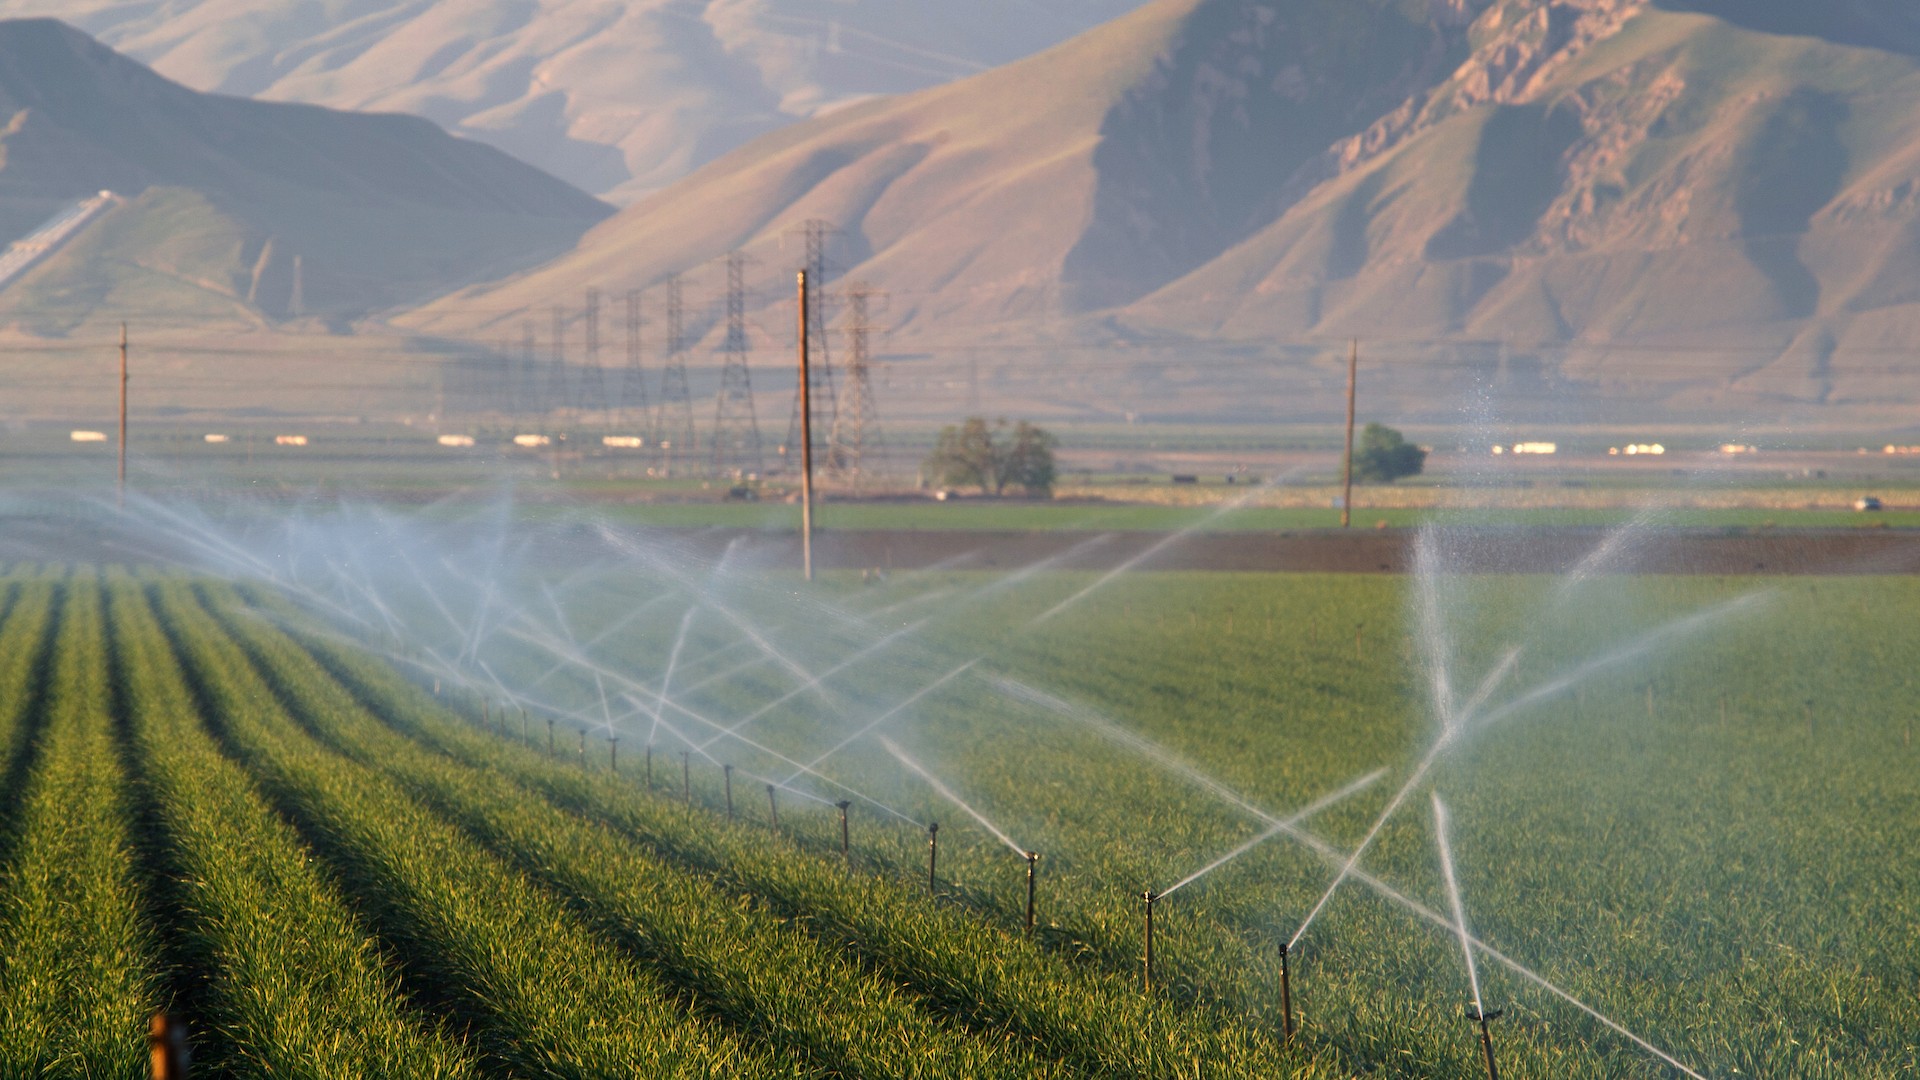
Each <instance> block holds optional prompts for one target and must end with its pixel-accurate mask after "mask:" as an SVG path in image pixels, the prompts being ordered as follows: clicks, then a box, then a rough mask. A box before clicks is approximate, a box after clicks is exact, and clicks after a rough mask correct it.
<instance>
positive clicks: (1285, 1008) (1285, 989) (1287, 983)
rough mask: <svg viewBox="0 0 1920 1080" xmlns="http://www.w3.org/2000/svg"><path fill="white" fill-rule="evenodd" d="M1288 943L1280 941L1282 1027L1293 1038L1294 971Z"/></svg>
mask: <svg viewBox="0 0 1920 1080" xmlns="http://www.w3.org/2000/svg"><path fill="white" fill-rule="evenodd" d="M1287 951H1288V950H1287V943H1286V942H1284V941H1283V942H1281V943H1280V1028H1281V1031H1282V1032H1283V1033H1285V1035H1286V1037H1287V1038H1288V1039H1289V1040H1291V1039H1292V1038H1293V973H1292V971H1291V970H1290V969H1289V968H1288V965H1287Z"/></svg>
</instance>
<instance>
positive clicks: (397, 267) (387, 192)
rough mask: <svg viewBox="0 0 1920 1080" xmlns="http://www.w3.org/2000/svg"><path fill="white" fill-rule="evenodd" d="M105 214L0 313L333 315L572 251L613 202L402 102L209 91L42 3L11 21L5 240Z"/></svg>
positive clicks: (56, 328) (1, 66) (27, 317)
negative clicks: (358, 104)
mask: <svg viewBox="0 0 1920 1080" xmlns="http://www.w3.org/2000/svg"><path fill="white" fill-rule="evenodd" d="M102 189H107V190H111V191H112V192H114V193H115V194H116V195H117V196H118V199H117V200H116V201H115V203H114V204H113V206H112V207H111V208H110V209H108V210H107V212H106V213H105V214H103V215H102V216H101V217H99V218H98V219H97V220H95V221H93V222H91V223H90V224H88V225H86V226H85V227H84V228H83V229H82V230H81V231H80V232H79V233H78V234H77V235H76V236H75V237H74V239H72V240H71V241H69V242H68V243H67V244H65V245H64V246H62V247H60V248H59V249H58V250H56V251H54V252H53V253H52V254H51V255H49V256H48V257H46V258H45V259H43V260H42V261H41V262H39V263H38V264H37V265H35V266H34V267H33V268H31V269H29V270H28V271H27V272H26V273H25V275H24V276H22V277H21V278H19V279H17V280H15V281H13V282H10V283H8V284H7V286H6V287H5V288H4V289H0V319H8V320H13V321H18V322H21V323H24V324H26V325H27V327H28V328H29V329H32V330H37V331H42V332H60V331H62V330H64V329H66V328H69V327H71V326H73V325H75V324H76V323H78V322H80V321H83V320H85V319H86V318H87V317H89V315H91V314H93V313H96V312H99V313H103V314H104V315H105V316H106V317H127V316H128V315H132V316H136V317H137V316H146V317H148V318H149V319H153V318H162V319H183V318H188V319H190V318H196V317H197V318H206V317H217V318H226V319H233V318H239V319H242V320H245V321H251V322H258V321H259V320H261V319H275V320H278V319H286V318H290V317H294V316H300V315H317V316H321V317H324V318H325V319H326V320H327V321H328V322H329V323H332V324H335V325H338V324H340V323H343V322H344V321H346V320H350V319H351V318H353V317H356V316H358V315H362V314H365V313H366V312H369V311H372V310H376V309H381V308H386V307H389V306H393V305H396V304H401V303H405V302H417V301H418V300H420V299H423V298H425V297H428V296H432V295H435V294H438V293H442V292H445V291H446V290H448V289H449V288H452V287H454V286H457V285H459V284H461V283H464V282H470V281H474V280H479V279H483V278H486V277H491V276H497V275H500V274H506V273H511V272H512V271H514V270H515V269H518V268H523V267H526V266H528V265H530V264H532V263H534V262H537V261H538V260H540V259H542V258H544V257H550V256H552V255H554V254H557V253H559V252H562V251H564V250H566V249H568V248H569V247H570V246H571V245H572V244H573V242H574V241H575V240H576V239H577V238H578V237H579V236H580V234H581V233H582V232H584V231H585V230H586V229H587V228H588V227H589V226H591V225H592V224H593V223H595V222H596V221H599V220H600V219H602V218H604V217H605V216H607V215H608V214H609V213H611V212H612V208H611V207H608V206H607V205H606V204H604V203H601V202H600V201H598V200H596V199H594V198H593V197H591V196H589V195H587V194H585V193H583V192H581V191H579V190H577V189H574V188H572V187H569V186H568V185H566V184H564V183H562V182H560V181H558V180H555V179H554V178H552V177H550V176H547V175H545V174H543V173H541V172H540V171H538V170H537V169H534V168H533V167H531V166H529V165H525V164H523V163H521V162H519V161H516V160H514V159H512V158H510V157H508V156H507V155H505V154H503V153H501V152H499V151H497V150H494V149H492V148H490V147H486V146H482V145H480V144H478V143H473V142H469V141H465V140H461V139H456V138H453V137H452V136H449V135H447V134H446V133H445V132H443V131H441V130H440V129H439V128H437V127H435V126H434V125H433V124H431V123H429V122H427V121H425V120H420V119H417V118H413V117H406V116H370V115H355V114H350V113H342V112H335V111H332V110H328V109H322V108H316V107H312V106H305V105H287V104H273V103H262V102H254V101H248V100H244V99H241V98H233V97H224V96H219V95H211V94H202V93H197V92H195V91H192V90H188V89H186V88H185V87H182V86H179V85H178V84H175V83H172V82H169V81H167V80H166V79H163V78H161V77H160V76H158V75H156V74H154V73H153V72H152V71H150V70H148V69H147V68H145V67H142V66H141V65H139V64H137V63H135V62H133V61H131V60H128V59H126V58H124V57H121V56H119V55H118V54H116V53H114V52H113V51H112V50H110V49H108V48H106V47H105V46H103V45H101V44H99V43H98V42H96V41H94V40H93V39H92V38H89V37H88V36H87V35H85V34H83V33H81V32H80V31H78V30H75V29H73V28H71V27H68V26H66V25H64V24H62V23H59V22H56V21H53V20H46V19H37V20H8V21H0V240H7V239H14V238H17V237H20V236H22V235H23V234H26V233H27V232H29V231H30V230H32V229H33V228H34V227H35V226H37V225H38V224H39V223H40V222H42V221H43V220H46V219H47V218H49V217H50V216H51V215H53V214H54V213H55V212H57V211H59V210H60V209H61V208H63V207H65V206H68V205H71V204H72V203H73V202H75V201H76V200H79V199H83V198H86V197H88V196H92V195H93V194H94V193H95V192H97V191H100V190H102Z"/></svg>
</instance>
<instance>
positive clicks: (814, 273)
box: [780, 218, 840, 471]
mask: <svg viewBox="0 0 1920 1080" xmlns="http://www.w3.org/2000/svg"><path fill="white" fill-rule="evenodd" d="M800 228H801V231H802V233H803V234H804V235H805V237H806V245H807V256H806V258H807V264H806V271H807V316H808V318H807V351H808V357H807V383H808V389H809V391H810V394H811V396H812V398H813V430H814V431H815V432H831V431H832V430H833V428H834V426H835V425H836V424H838V423H839V418H840V403H839V400H838V398H837V396H836V395H835V393H834V380H833V357H832V353H831V350H830V349H829V348H828V346H827V325H828V323H829V322H830V321H831V317H830V316H829V314H828V311H827V304H828V302H829V301H830V299H831V298H830V297H829V296H828V294H827V291H826V283H827V269H828V262H827V238H828V237H829V236H831V235H832V234H833V232H834V229H833V226H832V225H830V224H829V223H827V222H825V221H822V220H820V219H818V218H811V219H809V220H807V221H805V222H802V223H801V226H800ZM780 447H781V452H782V453H783V454H785V456H786V460H785V462H784V464H785V466H786V467H788V468H790V469H797V468H799V467H800V395H799V394H795V395H794V396H793V412H792V415H791V416H790V417H789V419H788V420H787V438H786V441H785V442H783V443H781V444H780ZM825 465H826V468H827V469H828V471H835V470H836V468H837V466H836V464H835V462H834V458H833V453H832V449H831V446H829V449H828V453H827V457H826V461H825Z"/></svg>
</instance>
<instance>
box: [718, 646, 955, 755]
mask: <svg viewBox="0 0 1920 1080" xmlns="http://www.w3.org/2000/svg"><path fill="white" fill-rule="evenodd" d="M931 618H932V617H931V616H929V617H928V618H925V619H921V620H920V621H919V622H916V623H909V624H908V625H906V626H903V627H901V628H900V629H898V630H896V631H894V632H893V633H891V634H888V635H887V636H886V637H883V638H881V639H880V640H878V641H875V642H873V643H872V644H870V645H867V646H865V647H864V648H861V649H860V650H859V651H858V652H855V653H854V654H852V655H851V656H848V657H847V658H846V659H844V660H841V661H840V662H839V663H837V664H835V665H833V666H832V667H830V668H828V669H826V670H825V671H822V672H821V673H820V674H818V675H815V676H814V677H813V678H811V679H809V680H807V681H806V682H803V683H801V684H800V685H799V686H796V687H794V688H793V689H791V690H788V691H787V692H786V693H784V694H781V695H780V696H779V697H777V698H774V699H773V700H771V701H769V702H767V703H766V704H764V705H761V706H760V707H759V708H757V709H755V710H753V711H752V712H750V713H748V714H747V715H745V716H743V717H741V718H740V719H738V720H736V721H734V722H733V724H732V725H730V726H728V727H726V728H723V729H722V730H720V731H718V732H716V733H714V734H713V735H710V736H708V737H707V741H706V742H704V743H701V744H700V745H702V746H709V745H711V744H712V743H713V742H715V741H716V740H718V739H721V738H723V737H725V736H727V735H731V734H733V733H734V732H736V731H739V730H740V729H741V728H744V727H746V726H747V725H749V724H751V723H753V722H754V721H756V720H758V719H760V718H761V717H763V716H765V715H767V714H768V713H770V712H772V711H773V710H775V709H777V708H779V707H780V706H782V705H785V704H786V703H787V702H789V701H792V700H793V699H794V698H797V697H799V696H800V695H801V694H804V693H806V692H807V691H809V690H811V689H813V688H814V687H816V686H818V685H820V684H821V683H823V682H825V681H826V680H828V679H831V678H832V677H834V676H835V675H838V674H839V673H841V672H842V671H845V670H847V669H848V668H850V667H852V666H853V665H855V664H858V663H859V662H860V661H862V660H865V659H866V658H868V657H869V656H872V655H873V654H874V653H877V652H880V651H881V650H883V649H886V648H888V647H889V646H891V645H893V644H894V643H895V642H897V641H899V640H900V639H901V638H903V637H906V636H908V635H910V634H912V633H914V632H916V631H918V630H919V629H920V628H921V627H924V626H925V625H927V623H928V622H929V621H931Z"/></svg>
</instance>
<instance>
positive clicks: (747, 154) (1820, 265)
mask: <svg viewBox="0 0 1920 1080" xmlns="http://www.w3.org/2000/svg"><path fill="white" fill-rule="evenodd" d="M1891 11H1894V6H1891V5H1889V4H1887V3H1885V2H1884V0H1854V2H1851V3H1847V4H1842V5H1836V6H1834V7H1832V8H1823V9H1821V10H1819V11H1807V10H1805V9H1803V8H1799V7H1796V6H1795V5H1792V4H1788V3H1784V2H1772V0H1768V2H1748V3H1746V4H1743V5H1733V4H1731V3H1730V0H1555V2H1553V3H1549V4H1536V3H1525V2H1520V0H1432V2H1429V3H1422V4H1413V3H1399V2H1395V0H1357V2H1354V0H1342V2H1334V0H1159V2H1156V3H1153V4H1149V5H1147V6H1145V7H1143V8H1141V9H1139V10H1137V11H1135V12H1132V13H1130V14H1129V15H1127V16H1125V17H1123V18H1121V19H1118V20H1115V21H1113V22H1111V23H1108V24H1105V25H1103V26H1102V27H1100V28H1098V29H1096V30H1093V31H1090V32H1088V33H1087V34H1084V35H1081V36H1080V37H1079V38H1076V39H1073V40H1072V41H1069V42H1066V43H1064V44H1062V45H1060V46H1056V47H1055V48H1054V49H1052V50H1049V51H1048V52H1045V53H1043V54H1040V55H1038V56H1035V57H1032V58H1029V59H1028V60H1025V61H1021V62H1018V63H1015V64H1012V65H1008V66H1006V67H1004V68H1000V69H996V70H995V71H993V72H989V73H986V74H983V75H979V76H974V77H972V78H969V79H966V80H962V81H959V82H956V83H952V84H949V85H947V86H944V87H941V88H937V89H935V90H931V91H923V92H920V93H918V94H914V95H909V96H906V97H903V98H899V99H895V100H890V101H887V102H880V103H874V104H871V105H868V106H863V107H861V108H859V109H857V110H854V111H851V112H849V113H847V114H845V115H839V116H833V115H830V116H826V117H821V118H817V119H815V120H812V121H808V122H806V123H804V124H801V125H798V126H796V127H795V128H793V129H790V130H788V131H785V132H782V133H780V134H778V135H776V136H772V137H769V138H767V139H765V140H761V141H756V142H755V143H751V144H749V145H748V146H746V147H743V148H742V149H740V150H738V151H735V152H734V153H732V154H729V155H727V156H726V157H723V158H721V159H719V160H717V161H715V162H714V163H712V164H711V165H709V166H707V167H706V168H704V169H702V170H700V171H699V172H697V173H696V174H694V175H693V176H692V177H690V178H689V179H688V180H687V181H685V182H683V183H682V184H679V185H676V186H675V187H673V188H670V189H668V190H667V191H665V192H662V193H661V194H659V195H658V196H655V197H653V198H650V199H647V200H643V201H641V202H639V203H636V204H635V205H633V206H631V207H629V208H628V209H627V210H625V211H623V212H622V213H621V214H620V215H618V216H616V217H615V218H612V219H610V220H609V221H607V222H605V223H603V224H602V225H600V226H599V227H597V228H596V229H595V230H594V232H593V233H591V234H589V236H588V237H587V238H586V239H585V240H584V241H583V243H582V245H581V247H580V248H579V250H577V251H576V252H574V253H572V254H570V255H568V256H566V257H563V258H561V259H558V260H555V261H554V262H552V263H550V264H548V265H546V266H543V267H540V268H538V269H536V270H534V271H531V272H529V273H527V274H525V275H522V276H520V277H518V278H516V279H514V280H512V281H508V282H502V283H493V284H489V285H487V286H484V287H480V288H477V289H474V290H469V291H468V292H466V293H465V294H463V295H462V296H460V297H458V298H453V299H450V300H449V301H447V302H446V303H444V304H440V305H427V306H425V307H424V308H422V309H420V310H419V311H417V312H413V313H409V314H408V315H407V316H405V318H404V320H403V321H405V322H406V323H407V324H408V325H413V326H418V327H421V328H424V329H430V330H433V331H434V332H442V333H459V332H462V331H463V330H465V329H469V328H480V329H484V327H485V325H486V324H487V320H488V319H490V318H508V317H510V315H509V313H510V312H513V311H515V310H518V309H521V308H524V307H531V306H532V305H534V304H537V303H547V302H553V301H554V300H556V299H557V298H560V297H565V296H567V295H569V294H577V293H578V291H579V290H580V289H581V288H584V287H586V286H587V285H589V284H593V283H596V282H598V283H601V284H604V285H606V286H607V287H615V288H638V287H644V286H646V285H648V284H650V283H652V282H653V281H657V280H658V279H659V278H660V277H661V276H662V275H664V274H665V273H667V272H670V271H673V270H681V269H685V268H687V267H690V266H696V265H699V264H700V263H702V262H704V261H706V260H708V259H711V258H714V257H717V256H718V255H720V254H722V253H723V252H725V251H727V250H729V249H732V248H746V249H748V250H750V251H753V252H755V253H756V254H759V255H761V257H762V263H763V265H767V266H772V267H779V266H783V265H787V264H790V263H791V262H792V261H793V259H792V256H791V255H786V254H783V253H782V252H781V251H780V249H779V242H780V236H781V234H782V232H783V231H784V230H786V229H788V228H790V227H791V226H792V225H793V224H794V223H795V222H797V221H799V220H801V219H804V218H809V217H813V218H823V219H826V220H829V221H833V222H836V223H838V224H840V225H841V226H842V228H843V229H844V235H845V239H844V243H843V244H842V246H841V247H840V249H839V255H840V258H841V261H842V263H843V265H844V266H845V267H846V272H847V273H848V274H849V275H850V276H857V277H859V278H861V279H863V280H867V281H871V282H873V283H874V284H876V285H878V286H880V287H882V288H885V289H888V290H891V291H892V292H893V294H894V297H895V301H896V303H895V307H894V316H895V323H896V325H897V326H898V327H899V328H900V333H901V335H902V336H903V337H904V338H906V339H909V340H913V341H918V342H922V343H925V344H926V345H927V347H932V346H934V345H936V344H941V343H944V344H946V345H951V346H954V347H959V346H962V345H965V344H966V343H968V342H975V343H980V342H990V341H995V340H1002V341H1011V340H1028V341H1032V340H1040V341H1048V340H1051V341H1061V342H1081V343H1098V342H1100V341H1111V342H1114V343H1117V344H1126V343H1134V344H1148V343H1154V342H1160V343H1162V344H1163V346H1164V348H1165V349H1166V350H1168V351H1169V353H1171V352H1174V351H1177V349H1178V343H1179V342H1181V341H1188V342H1193V343H1196V344H1204V343H1205V342H1207V341H1209V340H1215V341H1217V340H1220V339H1225V340H1228V341H1234V342H1242V343H1252V342H1257V341H1259V340H1261V339H1265V340H1269V341H1272V342H1273V343H1274V347H1275V348H1281V347H1283V346H1285V347H1292V346H1297V345H1308V344H1311V343H1313V342H1329V341H1332V340H1336V339H1342V338H1346V337H1350V336H1356V335H1358V336H1368V337H1373V338H1385V339H1388V340H1397V341H1405V342H1408V343H1417V342H1427V343H1429V344H1430V345H1431V346H1432V347H1433V348H1434V349H1436V350H1440V351H1443V352H1446V353H1447V354H1449V355H1468V356H1483V357H1485V358H1486V361H1485V362H1486V363H1488V364H1493V365H1495V367H1499V366H1500V365H1503V364H1506V363H1507V361H1506V360H1505V359H1500V358H1501V357H1511V356H1512V355H1513V354H1514V353H1515V351H1516V350H1518V351H1520V352H1522V353H1526V354H1528V357H1529V358H1528V359H1527V362H1526V364H1525V365H1522V366H1526V367H1528V368H1529V369H1530V370H1546V371H1548V372H1549V373H1550V374H1551V375H1552V376H1553V377H1554V378H1559V379H1563V380H1568V381H1569V382H1568V385H1572V384H1576V383H1580V384H1591V385H1595V386H1601V385H1607V386H1612V387H1615V388H1625V389H1626V390H1628V391H1630V392H1634V393H1640V392H1645V393H1648V394H1653V395H1655V396H1660V395H1665V396H1668V397H1671V398H1672V400H1675V401H1677V402H1686V403H1693V404H1701V403H1711V402H1713V401H1724V402H1735V401H1746V402H1756V401H1760V402H1765V401H1782V402H1804V403H1814V404H1820V403H1864V402H1868V401H1871V400H1875V399H1876V398H1877V397H1878V396H1883V395H1885V394H1886V393H1889V392H1898V393H1904V394H1907V395H1908V396H1909V397H1911V396H1913V395H1912V392H1911V391H1909V390H1905V389H1902V388H1899V387H1898V386H1897V385H1896V384H1895V381H1894V380H1893V379H1892V378H1891V377H1890V376H1889V375H1888V373H1887V371H1886V364H1885V363H1884V362H1883V361H1881V360H1878V359H1871V360H1869V359H1868V358H1877V357H1879V356H1881V355H1883V354H1884V352H1885V350H1887V349H1889V348H1892V347H1895V346H1896V345H1897V344H1898V343H1899V342H1901V341H1903V340H1908V338H1907V335H1908V333H1909V331H1911V330H1915V329H1920V294H1917V293H1916V290H1915V289H1914V288H1913V287H1910V286H1908V285H1907V284H1906V282H1907V281H1908V280H1910V279H1911V275H1910V274H1909V273H1908V270H1909V269H1910V268H1912V266H1913V264H1914V263H1915V262H1920V258H1917V257H1916V253H1920V203H1917V200H1916V194H1915V193H1916V192H1920V123H1916V122H1915V120H1913V119H1910V118H1912V117H1920V108H1915V107H1914V106H1920V61H1917V59H1916V58H1917V57H1920V52H1916V51H1913V50H1910V49H1909V48H1908V46H1909V45H1910V44H1911V43H1912V42H1914V41H1920V29H1916V30H1915V32H1914V33H1913V34H1912V35H1910V34H1909V28H1920V17H1916V16H1912V15H1909V14H1902V13H1897V12H1896V13H1895V14H1894V15H1893V16H1890V17H1889V18H1887V19H1886V20H1883V23H1882V24H1883V25H1884V27H1885V30H1886V34H1885V36H1886V38H1887V40H1886V42H1885V43H1884V47H1878V46H1870V45H1865V44H1861V43H1859V41H1858V39H1859V38H1861V37H1862V36H1864V35H1863V32H1862V28H1863V27H1871V26H1873V25H1876V24H1875V22H1874V15H1875V13H1876V12H1891ZM1356 57H1360V58H1365V63H1364V64H1357V63H1355V58H1356ZM763 280H764V281H766V283H767V285H766V291H765V292H764V295H770V296H780V295H782V293H781V292H780V291H774V290H776V289H777V284H775V282H776V281H777V275H775V274H772V273H770V272H769V273H767V274H765V275H764V278H763ZM461 309H465V310H466V311H467V312H468V313H469V314H460V311H461ZM476 312H477V313H478V314H477V315H474V314H472V313H476ZM476 318H477V320H478V321H477V322H476V321H475V319H476ZM1660 347H1666V348H1670V349H1673V350H1680V351H1679V352H1676V353H1675V354H1674V355H1676V356H1678V355H1684V356H1686V357H1688V359H1686V360H1685V361H1684V362H1678V361H1676V362H1675V363H1674V364H1671V365H1668V369H1667V370H1665V371H1664V372H1662V371H1658V370H1654V366H1655V365H1654V364H1653V363H1652V362H1651V361H1649V360H1647V359H1646V358H1645V355H1644V354H1642V353H1640V352H1638V351H1637V350H1642V349H1652V348H1660ZM1715 350H1717V353H1716V352H1715ZM1850 357H1851V358H1853V359H1849V358H1850ZM1479 362H1480V361H1477V360H1476V361H1473V363H1479ZM1463 363H1464V361H1463ZM1466 366H1467V367H1472V364H1467V365H1466ZM1501 369H1502V370H1504V368H1501ZM1489 370H1492V369H1489ZM1416 382H1417V380H1416ZM1412 385H1413V384H1410V386H1412ZM1410 392H1413V393H1418V392H1419V391H1418V390H1417V388H1416V389H1413V390H1411V391H1410Z"/></svg>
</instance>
